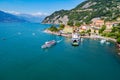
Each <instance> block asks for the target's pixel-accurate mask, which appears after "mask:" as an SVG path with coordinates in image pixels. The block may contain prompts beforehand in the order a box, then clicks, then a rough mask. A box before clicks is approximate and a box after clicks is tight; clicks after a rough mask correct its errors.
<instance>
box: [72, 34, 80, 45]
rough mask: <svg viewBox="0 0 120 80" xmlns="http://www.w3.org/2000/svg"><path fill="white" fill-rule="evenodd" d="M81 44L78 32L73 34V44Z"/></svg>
mask: <svg viewBox="0 0 120 80" xmlns="http://www.w3.org/2000/svg"><path fill="white" fill-rule="evenodd" d="M79 44H80V36H79V35H78V34H77V33H75V34H72V45H73V46H79Z"/></svg>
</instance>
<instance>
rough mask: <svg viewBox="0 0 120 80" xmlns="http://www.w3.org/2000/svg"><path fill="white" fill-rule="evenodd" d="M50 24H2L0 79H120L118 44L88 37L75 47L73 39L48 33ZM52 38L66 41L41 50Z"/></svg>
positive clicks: (0, 24)
mask: <svg viewBox="0 0 120 80" xmlns="http://www.w3.org/2000/svg"><path fill="white" fill-rule="evenodd" d="M49 26H50V25H44V24H36V23H0V80H120V57H119V56H118V55H117V50H116V47H115V44H114V43H110V44H100V40H91V39H84V40H83V41H82V42H81V44H80V46H79V47H73V46H71V43H70V39H69V38H64V37H60V36H55V35H51V34H46V33H44V32H43V30H44V29H45V28H47V27H49ZM3 39H4V40H3ZM52 39H55V40H61V39H62V41H61V42H60V43H58V44H57V45H55V46H53V47H51V48H49V49H41V45H42V44H44V42H45V41H49V40H52Z"/></svg>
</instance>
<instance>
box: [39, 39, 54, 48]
mask: <svg viewBox="0 0 120 80" xmlns="http://www.w3.org/2000/svg"><path fill="white" fill-rule="evenodd" d="M55 44H56V41H55V40H52V41H47V42H45V44H44V45H42V46H41V48H49V47H51V46H53V45H55Z"/></svg>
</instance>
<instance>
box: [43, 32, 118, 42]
mask: <svg viewBox="0 0 120 80" xmlns="http://www.w3.org/2000/svg"><path fill="white" fill-rule="evenodd" d="M44 32H45V33H48V34H54V35H58V36H63V37H67V38H71V37H72V34H67V33H64V34H63V33H62V34H59V33H58V32H51V31H49V30H44ZM81 38H89V39H104V40H107V41H113V42H115V43H116V42H117V40H116V39H113V38H109V37H103V36H97V35H91V36H81Z"/></svg>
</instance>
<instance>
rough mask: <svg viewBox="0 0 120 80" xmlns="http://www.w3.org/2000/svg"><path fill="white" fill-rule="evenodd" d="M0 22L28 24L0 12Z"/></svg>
mask: <svg viewBox="0 0 120 80" xmlns="http://www.w3.org/2000/svg"><path fill="white" fill-rule="evenodd" d="M0 22H28V21H26V20H24V19H21V18H19V17H17V16H15V15H12V14H9V13H6V12H4V11H0Z"/></svg>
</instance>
